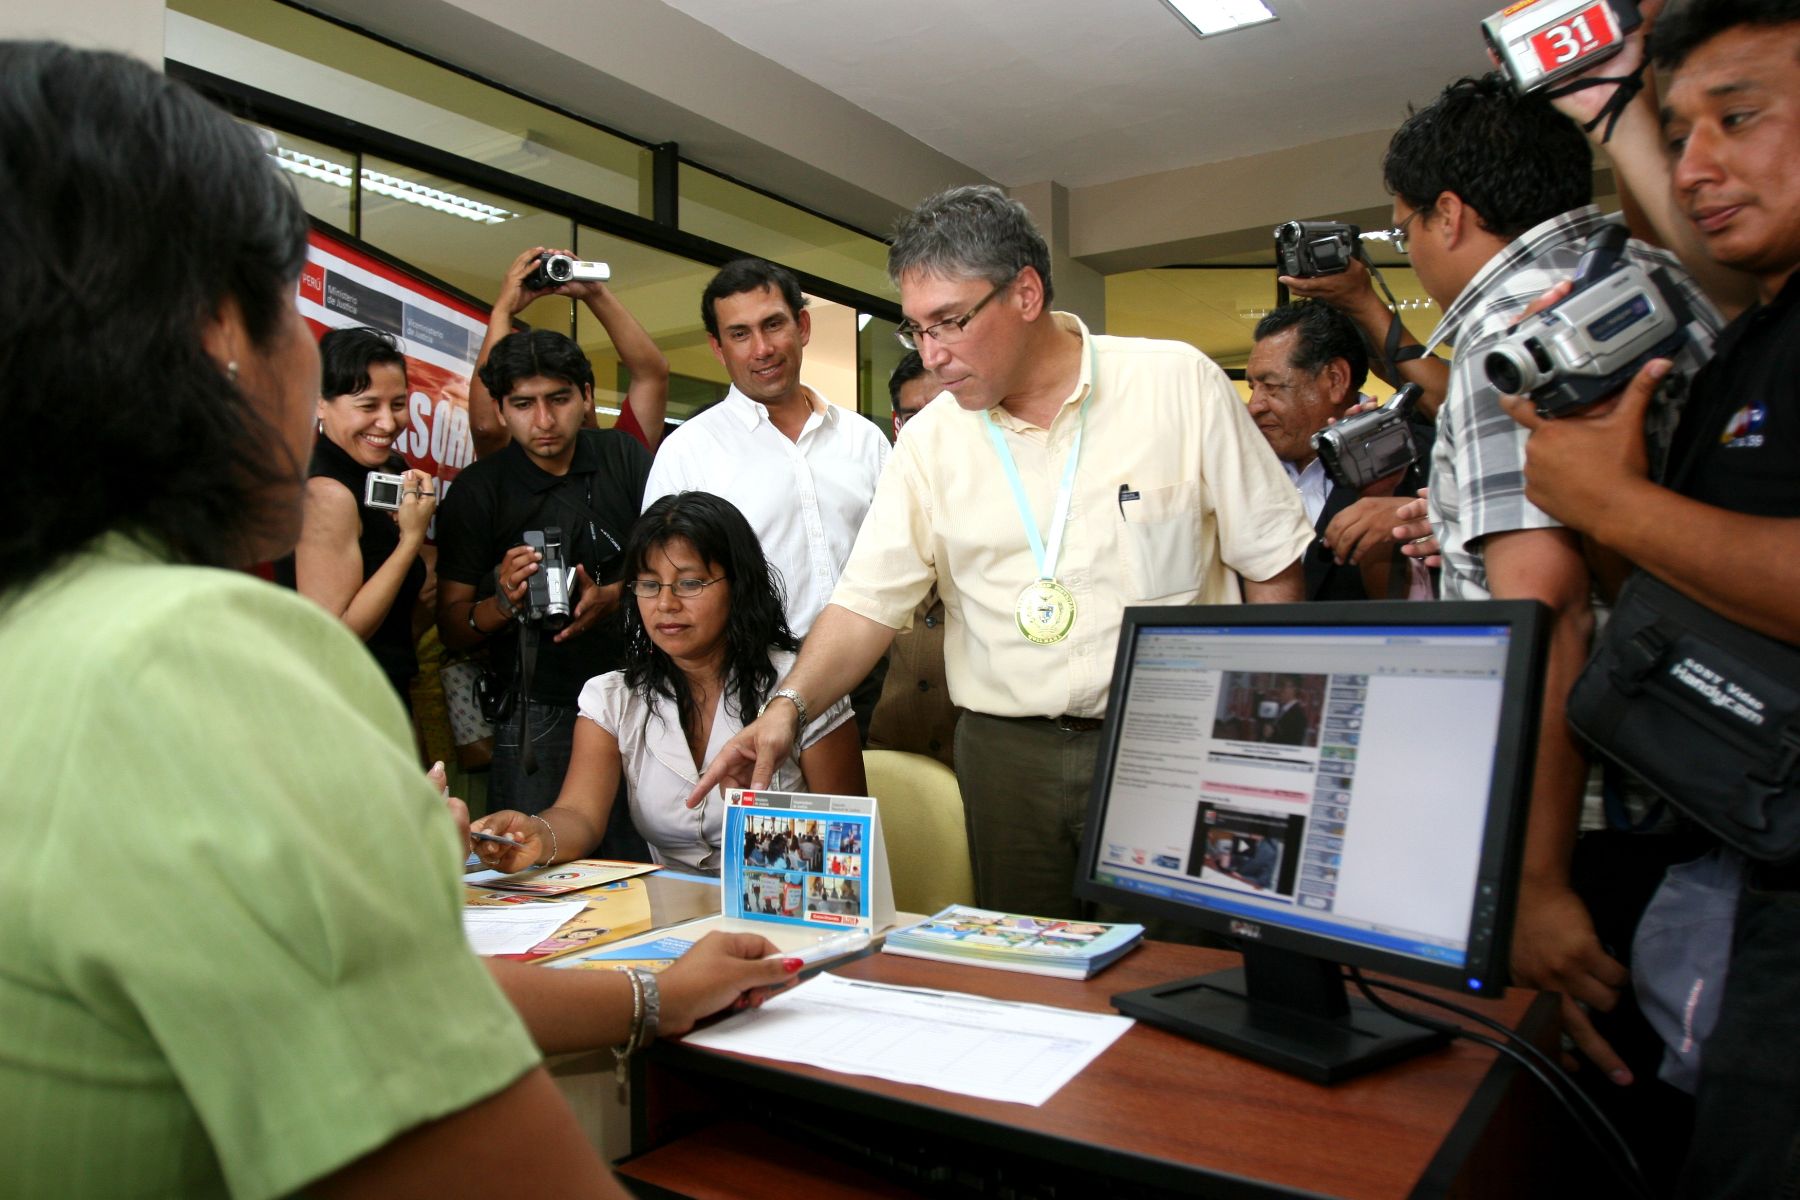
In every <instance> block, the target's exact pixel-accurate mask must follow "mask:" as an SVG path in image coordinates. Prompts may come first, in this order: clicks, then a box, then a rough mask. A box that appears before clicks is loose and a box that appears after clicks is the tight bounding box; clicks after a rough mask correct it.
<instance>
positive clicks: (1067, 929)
mask: <svg viewBox="0 0 1800 1200" xmlns="http://www.w3.org/2000/svg"><path fill="white" fill-rule="evenodd" d="M1143 940H1144V927H1143V926H1142V925H1108V924H1105V923H1103V922H1100V921H1061V920H1053V919H1049V918H1045V917H1027V916H1021V915H1019V914H1018V913H1003V912H992V911H990V910H988V909H985V908H970V907H968V906H966V905H962V904H952V905H951V906H950V907H949V908H946V909H944V911H942V912H940V913H938V914H937V915H935V916H933V917H930V918H928V919H927V920H924V921H920V922H919V923H918V924H917V925H911V926H908V927H907V928H905V929H896V930H895V931H894V932H892V933H890V934H888V936H887V942H886V943H885V944H884V945H883V946H882V947H881V948H882V950H883V951H885V952H886V953H888V954H903V955H906V956H908V957H911V958H930V959H935V960H936V961H938V962H951V963H966V964H968V965H969V966H972V967H995V968H998V969H999V970H1002V971H1025V972H1028V973H1029V974H1032V975H1057V976H1061V977H1063V978H1065V979H1086V978H1088V977H1089V976H1091V975H1093V974H1094V973H1096V972H1098V971H1101V970H1104V969H1105V968H1106V967H1109V966H1111V965H1112V964H1113V963H1114V962H1116V961H1118V959H1119V958H1121V957H1122V956H1123V955H1124V954H1125V953H1126V952H1127V951H1129V950H1130V949H1131V948H1132V947H1133V946H1135V945H1137V944H1138V943H1139V942H1141V941H1143Z"/></svg>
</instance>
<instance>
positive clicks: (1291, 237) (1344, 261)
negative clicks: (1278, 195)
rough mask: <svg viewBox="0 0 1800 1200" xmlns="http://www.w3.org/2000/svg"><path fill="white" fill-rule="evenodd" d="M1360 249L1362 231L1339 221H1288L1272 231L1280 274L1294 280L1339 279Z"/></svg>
mask: <svg viewBox="0 0 1800 1200" xmlns="http://www.w3.org/2000/svg"><path fill="white" fill-rule="evenodd" d="M1361 246H1362V230H1361V229H1360V228H1359V227H1357V226H1355V225H1346V224H1345V223H1344V222H1342V221H1288V222H1285V223H1284V224H1281V225H1277V226H1276V227H1275V258H1276V261H1277V262H1278V263H1280V265H1281V271H1280V273H1281V274H1283V275H1291V276H1293V277H1294V278H1296V279H1311V278H1313V277H1315V276H1318V275H1339V274H1342V273H1343V272H1345V271H1347V270H1349V269H1350V260H1351V259H1353V258H1355V257H1356V254H1357V251H1358V249H1360V248H1361Z"/></svg>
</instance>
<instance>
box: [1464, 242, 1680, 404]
mask: <svg viewBox="0 0 1800 1200" xmlns="http://www.w3.org/2000/svg"><path fill="white" fill-rule="evenodd" d="M1628 236H1629V235H1628V234H1627V233H1626V231H1625V228H1624V226H1622V225H1607V226H1605V227H1603V228H1602V229H1600V231H1599V232H1597V233H1595V234H1594V236H1593V237H1592V238H1591V239H1589V241H1588V248H1587V251H1586V253H1584V254H1583V255H1582V256H1581V262H1580V264H1579V265H1578V266H1577V267H1576V269H1575V288H1574V290H1573V291H1571V292H1570V293H1569V294H1568V295H1567V296H1565V297H1563V299H1562V300H1561V301H1559V302H1558V303H1556V304H1554V305H1552V306H1551V307H1549V308H1546V309H1545V310H1544V311H1543V312H1540V313H1537V314H1535V315H1533V316H1529V317H1526V318H1525V319H1524V320H1523V321H1520V322H1519V323H1518V324H1517V325H1514V326H1513V327H1512V328H1511V329H1510V330H1508V331H1507V333H1506V337H1505V338H1504V339H1503V340H1502V341H1500V342H1499V343H1498V344H1496V345H1495V346H1494V348H1493V349H1492V350H1490V351H1488V353H1487V357H1486V358H1484V359H1483V360H1482V367H1483V369H1484V370H1486V372H1487V377H1488V380H1489V382H1491V383H1492V384H1493V385H1494V386H1495V387H1497V388H1499V389H1500V390H1501V391H1502V392H1505V393H1508V394H1509V395H1529V396H1530V397H1531V400H1532V403H1533V404H1534V405H1535V406H1536V407H1537V411H1538V415H1539V416H1542V417H1561V416H1566V415H1568V414H1569V413H1572V412H1577V411H1579V410H1581V409H1583V408H1586V407H1588V406H1589V405H1591V404H1595V403H1598V402H1599V401H1601V400H1604V399H1606V397H1608V396H1610V395H1612V394H1613V393H1614V392H1616V391H1618V390H1619V389H1620V388H1622V387H1624V386H1625V385H1626V384H1627V383H1628V382H1630V380H1631V377H1632V376H1633V375H1635V374H1637V372H1638V370H1639V369H1640V368H1641V367H1643V365H1644V364H1645V363H1646V362H1648V361H1650V360H1651V359H1652V358H1666V357H1668V356H1669V355H1671V354H1674V353H1675V352H1676V351H1677V350H1680V349H1681V347H1682V346H1683V345H1685V344H1686V343H1687V340H1688V332H1687V326H1688V323H1689V322H1690V321H1692V320H1693V311H1692V309H1690V308H1689V306H1688V303H1687V299H1686V297H1684V296H1683V295H1682V294H1681V289H1680V288H1679V287H1677V286H1676V284H1675V281H1674V280H1672V279H1670V278H1669V274H1668V272H1667V271H1665V270H1663V269H1662V268H1660V267H1658V268H1656V269H1655V270H1651V271H1647V270H1645V269H1644V268H1643V267H1640V266H1638V265H1637V264H1636V263H1632V262H1628V261H1625V260H1623V259H1622V258H1621V257H1620V255H1621V253H1622V252H1623V251H1624V248H1625V242H1626V239H1627V237H1628Z"/></svg>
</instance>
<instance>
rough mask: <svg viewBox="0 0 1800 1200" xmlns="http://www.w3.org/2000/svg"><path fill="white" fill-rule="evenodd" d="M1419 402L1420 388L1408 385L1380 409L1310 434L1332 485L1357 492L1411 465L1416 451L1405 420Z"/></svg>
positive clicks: (1313, 446) (1415, 457)
mask: <svg viewBox="0 0 1800 1200" xmlns="http://www.w3.org/2000/svg"><path fill="white" fill-rule="evenodd" d="M1418 399H1419V385H1418V384H1416V383H1409V384H1406V385H1405V386H1403V387H1402V388H1401V389H1400V390H1399V391H1397V392H1395V393H1394V398H1393V399H1392V400H1390V401H1388V402H1387V403H1386V404H1384V405H1382V406H1381V407H1380V408H1374V409H1370V410H1369V411H1368V412H1365V413H1357V414H1356V415H1355V416H1354V417H1351V418H1349V419H1348V420H1345V421H1339V422H1338V423H1337V424H1336V425H1327V426H1326V427H1325V428H1323V429H1321V430H1319V432H1317V433H1315V434H1313V435H1312V448H1313V450H1314V452H1316V453H1317V454H1318V456H1319V461H1320V462H1321V463H1323V464H1324V466H1325V474H1327V475H1329V476H1331V482H1333V483H1335V484H1337V485H1338V486H1339V487H1346V488H1349V489H1350V490H1351V491H1353V492H1360V491H1362V490H1363V489H1364V488H1366V487H1368V486H1369V485H1370V484H1371V483H1374V482H1375V481H1376V480H1377V479H1385V478H1386V477H1388V476H1389V475H1392V474H1394V473H1395V472H1396V471H1404V470H1406V468H1408V467H1410V466H1412V465H1413V462H1414V461H1415V460H1416V459H1417V458H1418V457H1419V451H1418V447H1417V446H1416V445H1415V444H1414V443H1413V435H1412V427H1411V426H1410V425H1408V424H1407V417H1408V416H1409V415H1410V414H1411V411H1412V406H1413V405H1414V404H1415V403H1417V402H1418Z"/></svg>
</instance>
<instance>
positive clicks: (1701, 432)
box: [1507, 0, 1800, 1197]
mask: <svg viewBox="0 0 1800 1200" xmlns="http://www.w3.org/2000/svg"><path fill="white" fill-rule="evenodd" d="M1650 49H1651V52H1652V55H1653V57H1654V58H1655V59H1656V61H1657V63H1658V65H1659V66H1660V67H1662V68H1663V69H1664V70H1665V71H1666V72H1668V75H1667V76H1666V78H1667V80H1668V87H1667V90H1666V93H1665V95H1664V104H1663V108H1662V111H1661V114H1660V117H1661V126H1662V134H1663V140H1664V142H1665V143H1666V145H1667V147H1668V150H1669V153H1670V156H1671V158H1672V160H1673V161H1672V162H1671V163H1669V165H1668V170H1669V176H1670V177H1669V184H1670V185H1671V194H1672V196H1673V199H1674V204H1675V207H1676V208H1677V209H1678V210H1679V212H1680V213H1681V214H1682V215H1683V216H1685V218H1686V219H1687V220H1688V221H1689V222H1691V225H1692V230H1693V232H1694V233H1697V235H1698V239H1699V242H1700V244H1701V246H1703V247H1704V250H1705V252H1706V253H1707V254H1708V255H1709V256H1711V258H1712V259H1713V260H1714V261H1715V262H1716V263H1718V264H1719V265H1721V266H1723V267H1728V268H1733V269H1736V270H1738V271H1742V272H1745V273H1747V274H1749V275H1750V276H1751V277H1753V278H1754V280H1755V282H1756V291H1757V297H1758V303H1757V304H1756V305H1755V306H1754V307H1752V308H1751V309H1749V310H1748V311H1747V312H1745V313H1743V314H1742V315H1741V316H1739V317H1738V318H1737V319H1736V320H1734V321H1733V322H1732V323H1731V325H1730V326H1729V327H1727V328H1726V330H1725V331H1724V333H1723V334H1722V335H1721V336H1720V338H1719V341H1718V344H1717V352H1716V357H1715V358H1714V359H1713V361H1712V362H1711V363H1710V364H1708V365H1707V367H1706V368H1705V369H1704V370H1703V371H1702V372H1701V373H1700V374H1699V375H1698V376H1697V377H1696V378H1695V380H1694V385H1693V390H1692V392H1691V394H1690V397H1689V400H1688V402H1687V405H1686V408H1685V409H1684V411H1683V416H1682V423H1681V426H1680V428H1679V430H1678V431H1677V434H1676V437H1675V442H1674V446H1673V448H1672V451H1671V454H1670V460H1669V461H1670V466H1669V470H1668V472H1667V474H1666V476H1665V478H1664V480H1663V482H1662V483H1661V484H1658V483H1656V482H1652V480H1651V479H1650V478H1649V475H1648V470H1647V465H1646V455H1645V451H1644V438H1643V415H1644V411H1645V409H1646V407H1647V406H1648V404H1649V402H1650V397H1651V396H1652V394H1653V393H1654V392H1655V391H1656V389H1657V386H1658V384H1659V383H1660V381H1661V379H1662V378H1663V375H1664V374H1665V373H1666V372H1667V370H1668V364H1667V362H1664V361H1660V360H1659V361H1655V362H1652V363H1651V364H1650V365H1648V366H1647V367H1646V368H1645V369H1644V370H1643V371H1642V372H1640V373H1639V375H1638V376H1637V378H1636V379H1635V380H1633V382H1632V383H1631V385H1630V386H1629V387H1627V388H1626V390H1625V392H1624V393H1623V394H1622V396H1621V397H1620V399H1619V400H1618V402H1617V403H1616V404H1615V405H1612V406H1610V407H1609V406H1606V405H1602V406H1600V408H1599V409H1598V410H1597V411H1596V412H1594V413H1590V414H1586V415H1580V416H1576V417H1572V418H1569V419H1564V420H1557V421H1541V420H1540V419H1539V418H1538V417H1537V416H1535V415H1534V413H1533V412H1532V409H1531V406H1530V404H1529V402H1527V401H1525V400H1521V399H1513V400H1509V401H1508V402H1507V403H1508V405H1509V410H1510V411H1511V412H1512V414H1513V416H1514V418H1515V419H1516V420H1518V421H1519V422H1520V424H1522V425H1525V426H1527V427H1528V428H1531V429H1532V430H1533V433H1532V436H1531V439H1530V442H1529V444H1528V447H1527V457H1526V470H1525V480H1526V495H1527V497H1528V498H1529V499H1530V500H1531V501H1532V502H1533V503H1535V504H1537V505H1538V506H1540V507H1541V508H1543V509H1544V510H1546V511H1547V512H1550V513H1551V514H1553V515H1555V516H1556V517H1557V518H1559V519H1560V520H1562V521H1564V522H1566V523H1567V524H1568V525H1569V526H1570V527H1572V528H1575V529H1578V530H1580V531H1581V532H1582V533H1583V534H1585V535H1586V537H1587V538H1588V539H1590V540H1591V541H1592V542H1594V543H1597V544H1598V545H1599V546H1600V547H1602V548H1603V549H1604V550H1606V551H1609V552H1611V553H1613V554H1616V555H1618V556H1620V557H1621V558H1622V559H1625V560H1627V561H1628V562H1629V563H1631V564H1635V565H1636V566H1637V567H1639V568H1641V569H1642V570H1644V571H1647V572H1649V573H1650V574H1652V575H1655V576H1656V577H1658V578H1660V579H1661V580H1662V581H1664V582H1665V583H1667V584H1669V585H1670V586H1671V587H1673V588H1675V589H1676V590H1677V591H1680V592H1682V593H1684V594H1685V595H1686V596H1688V597H1689V598H1690V599H1693V600H1695V601H1697V602H1699V603H1701V604H1703V605H1705V606H1706V607H1707V608H1709V609H1711V610H1712V611H1713V612H1714V613H1716V614H1718V615H1719V616H1722V617H1725V618H1728V619H1730V620H1731V621H1734V622H1737V623H1738V624H1740V625H1743V626H1746V627H1748V628H1750V629H1753V630H1756V631H1758V632H1760V633H1763V634H1766V635H1768V636H1770V637H1773V638H1776V639H1779V640H1781V641H1783V642H1787V643H1790V644H1800V600H1796V597H1800V469H1796V464H1797V463H1800V270H1797V268H1800V165H1797V164H1800V0H1692V2H1690V3H1686V4H1682V5H1679V6H1674V5H1672V6H1670V8H1669V9H1668V10H1667V11H1665V12H1663V13H1662V14H1661V16H1660V18H1659V20H1658V22H1657V25H1656V28H1655V30H1654V31H1653V33H1652V35H1651V42H1650ZM1619 149H1620V152H1621V153H1625V154H1637V155H1638V156H1639V163H1640V165H1643V164H1645V163H1654V162H1655V161H1656V159H1655V158H1653V157H1652V156H1653V155H1660V153H1661V151H1660V148H1659V147H1653V146H1650V145H1648V144H1643V145H1639V146H1637V147H1636V148H1635V149H1634V148H1633V147H1631V146H1629V145H1625V146H1621V147H1620V148H1619ZM1550 295H1551V298H1554V296H1555V295H1557V293H1555V292H1553V293H1551V294H1550ZM1699 848H1701V849H1703V848H1704V846H1701V847H1699ZM1696 1105H1697V1108H1696V1119H1695V1125H1694V1137H1693V1142H1692V1146H1691V1149H1690V1152H1689V1155H1688V1160H1687V1164H1686V1166H1685V1168H1684V1169H1683V1171H1682V1173H1681V1176H1680V1180H1679V1183H1678V1191H1679V1193H1680V1194H1682V1195H1689V1196H1705V1197H1726V1196H1731V1197H1735V1196H1744V1197H1750V1196H1756V1197H1763V1196H1775V1195H1792V1194H1796V1191H1797V1190H1800V870H1797V869H1795V868H1794V867H1791V866H1789V867H1776V866H1771V865H1768V864H1764V863H1760V862H1755V861H1751V862H1749V863H1748V864H1747V866H1746V869H1745V875H1744V887H1743V892H1742V895H1741V898H1740V900H1739V903H1738V907H1737V914H1736V927H1735V931H1734V934H1733V937H1732V942H1731V958H1730V964H1729V967H1728V970H1727V974H1726V978H1725V984H1724V990H1723V993H1722V995H1721V998H1720V1001H1719V1010H1718V1019H1717V1023H1716V1024H1715V1025H1714V1027H1713V1029H1712V1032H1711V1033H1710V1034H1709V1035H1706V1036H1705V1037H1704V1040H1703V1041H1701V1043H1700V1075H1699V1089H1698V1092H1697V1095H1696Z"/></svg>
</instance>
